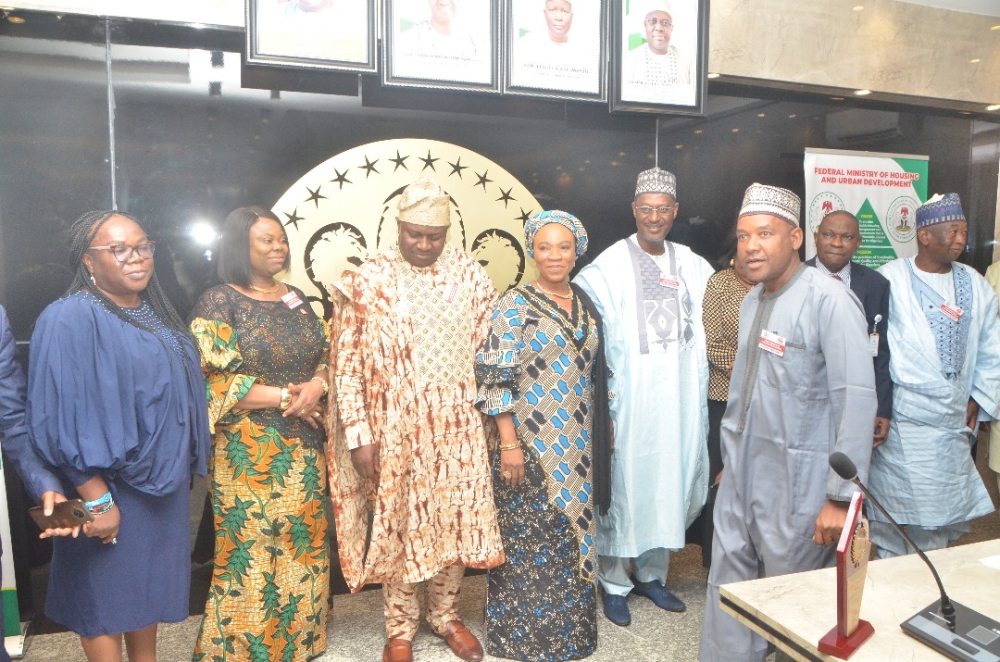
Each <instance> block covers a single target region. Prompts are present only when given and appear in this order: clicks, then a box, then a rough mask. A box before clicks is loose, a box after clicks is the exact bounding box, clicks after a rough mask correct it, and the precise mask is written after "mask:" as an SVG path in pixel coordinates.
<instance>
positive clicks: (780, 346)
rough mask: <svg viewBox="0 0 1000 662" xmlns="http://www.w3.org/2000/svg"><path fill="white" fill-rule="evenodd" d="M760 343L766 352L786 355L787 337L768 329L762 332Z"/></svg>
mask: <svg viewBox="0 0 1000 662" xmlns="http://www.w3.org/2000/svg"><path fill="white" fill-rule="evenodd" d="M758 345H759V346H760V348H761V349H762V350H764V351H765V352H771V353H772V354H774V355H775V356H784V355H785V339H784V338H782V337H781V336H779V335H778V334H777V333H774V332H772V331H768V330H767V329H764V330H762V331H761V332H760V342H759V343H758Z"/></svg>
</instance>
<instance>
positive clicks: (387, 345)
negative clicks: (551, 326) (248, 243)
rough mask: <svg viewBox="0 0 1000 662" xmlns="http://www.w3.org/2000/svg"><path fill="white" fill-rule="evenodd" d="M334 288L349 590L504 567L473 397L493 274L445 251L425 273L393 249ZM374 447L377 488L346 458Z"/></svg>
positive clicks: (334, 417) (337, 442)
mask: <svg viewBox="0 0 1000 662" xmlns="http://www.w3.org/2000/svg"><path fill="white" fill-rule="evenodd" d="M337 290H338V291H339V293H340V296H339V297H338V300H337V301H335V302H334V305H335V310H334V315H333V324H334V328H333V331H332V337H333V347H332V348H331V355H332V357H333V363H334V365H335V370H334V374H335V379H334V383H333V388H332V389H331V396H335V400H334V402H336V403H337V407H336V411H335V412H331V415H330V416H329V417H328V428H327V429H328V431H329V439H328V452H327V457H328V462H329V465H328V466H329V471H330V485H331V496H332V499H333V508H334V516H335V517H336V526H337V540H338V548H339V550H340V562H341V568H342V569H343V571H344V577H345V579H346V580H347V584H348V586H350V587H351V590H353V591H358V590H360V589H361V587H362V586H364V585H365V584H367V583H374V582H382V583H387V582H395V583H399V582H404V583H408V584H412V583H416V582H421V581H424V580H426V579H429V578H430V577H433V576H434V575H436V574H437V573H438V572H440V571H441V570H442V569H443V568H446V567H448V566H451V565H456V564H457V565H461V566H464V567H471V568H491V567H493V566H496V565H499V564H500V563H502V562H503V559H504V556H503V548H502V546H501V543H500V532H499V530H498V528H497V522H496V511H495V510H494V507H493V498H492V495H493V484H492V480H491V479H490V474H489V457H488V451H487V442H486V435H485V433H484V428H483V417H482V415H481V414H480V413H479V412H478V411H477V410H476V408H475V406H474V405H473V402H474V401H475V398H476V382H475V377H474V374H473V360H474V358H475V353H476V350H477V349H478V348H479V347H480V346H481V345H482V343H483V341H484V340H485V339H486V333H487V332H488V329H489V316H490V314H491V312H492V310H493V304H494V302H495V300H496V290H495V289H494V287H493V284H492V282H491V281H490V279H489V276H488V275H487V274H486V271H485V270H484V269H483V268H482V267H481V266H480V265H479V263H477V262H475V261H474V260H473V259H472V258H471V257H469V256H468V255H467V254H465V253H464V252H462V251H459V250H458V249H456V248H454V247H451V246H446V247H445V249H444V252H443V253H442V254H441V257H439V258H438V260H437V262H435V263H434V264H433V265H431V266H430V267H426V268H417V267H414V266H412V265H410V264H409V263H407V262H406V261H405V260H403V258H402V257H400V255H399V253H398V252H397V251H396V250H395V249H393V250H390V251H388V252H385V253H383V254H381V255H379V256H377V257H375V258H373V259H372V260H370V261H369V262H367V263H365V264H364V265H362V266H361V268H360V270H359V271H358V272H356V273H351V274H348V275H346V276H345V277H344V278H343V279H342V280H341V281H340V282H339V283H337ZM331 409H333V408H331ZM372 443H374V444H378V446H379V450H378V454H379V461H380V464H381V468H380V472H381V473H380V480H379V481H378V484H377V485H373V484H371V482H369V481H364V480H362V479H361V477H360V476H359V475H358V474H357V472H356V471H355V470H354V466H353V464H352V463H351V456H350V449H352V448H357V447H358V446H362V445H367V444H372ZM371 511H373V515H374V519H373V521H372V526H371V532H370V537H371V542H370V544H369V545H367V551H366V540H367V539H368V536H369V531H368V521H369V513H370V512H371Z"/></svg>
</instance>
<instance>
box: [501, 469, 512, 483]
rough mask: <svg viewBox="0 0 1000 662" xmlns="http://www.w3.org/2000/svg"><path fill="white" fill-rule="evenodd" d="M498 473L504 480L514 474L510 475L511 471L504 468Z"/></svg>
mask: <svg viewBox="0 0 1000 662" xmlns="http://www.w3.org/2000/svg"><path fill="white" fill-rule="evenodd" d="M500 475H501V476H503V479H504V480H510V479H511V478H513V477H514V476H513V475H512V474H511V473H510V472H509V471H507V470H506V469H505V470H504V471H502V472H501V473H500Z"/></svg>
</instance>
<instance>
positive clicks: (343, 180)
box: [330, 168, 352, 191]
mask: <svg viewBox="0 0 1000 662" xmlns="http://www.w3.org/2000/svg"><path fill="white" fill-rule="evenodd" d="M348 170H349V169H348ZM333 171H334V172H335V173H337V176H336V177H334V178H333V179H331V180H330V181H331V182H337V183H338V184H340V190H341V191H343V190H344V184H350V183H352V182H351V180H349V179H348V178H347V172H348V171H347V170H345V171H344V172H340V171H339V170H337V169H336V168H334V169H333Z"/></svg>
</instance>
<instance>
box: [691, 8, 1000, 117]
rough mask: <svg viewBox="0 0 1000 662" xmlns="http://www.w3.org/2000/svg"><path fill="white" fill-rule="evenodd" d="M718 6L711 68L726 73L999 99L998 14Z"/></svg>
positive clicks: (713, 19) (714, 14)
mask: <svg viewBox="0 0 1000 662" xmlns="http://www.w3.org/2000/svg"><path fill="white" fill-rule="evenodd" d="M857 6H863V7H864V8H863V9H862V10H860V11H854V9H853V8H854V7H857ZM711 13H712V15H711V20H710V23H711V29H710V37H709V47H710V49H711V53H710V56H709V71H714V72H720V73H722V74H723V75H725V76H740V77H746V78H752V79H763V80H771V81H783V82H792V83H804V84H809V85H821V86H829V87H837V88H848V89H870V90H872V91H876V92H888V93H893V94H903V95H911V96H918V97H930V98H935V99H950V100H958V101H970V102H982V103H984V105H985V104H994V103H1000V29H996V30H991V28H992V27H993V26H995V25H1000V17H996V16H984V15H980V14H970V13H964V12H957V11H950V10H947V9H936V8H932V7H923V6H919V5H913V4H910V3H904V2H897V1H896V0H825V1H823V2H816V1H815V0H813V1H812V2H802V0H713V1H712V7H711ZM973 60H978V62H973Z"/></svg>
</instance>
